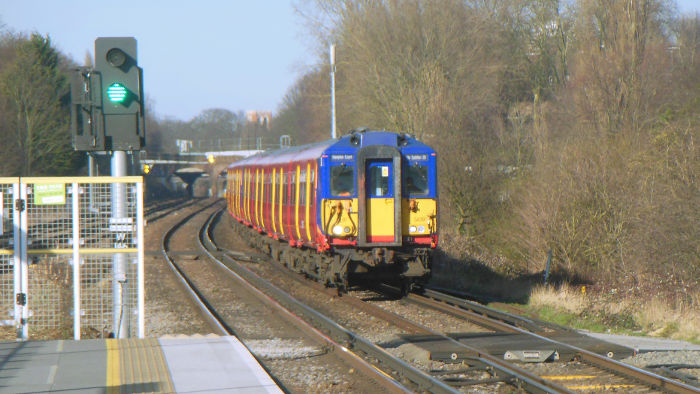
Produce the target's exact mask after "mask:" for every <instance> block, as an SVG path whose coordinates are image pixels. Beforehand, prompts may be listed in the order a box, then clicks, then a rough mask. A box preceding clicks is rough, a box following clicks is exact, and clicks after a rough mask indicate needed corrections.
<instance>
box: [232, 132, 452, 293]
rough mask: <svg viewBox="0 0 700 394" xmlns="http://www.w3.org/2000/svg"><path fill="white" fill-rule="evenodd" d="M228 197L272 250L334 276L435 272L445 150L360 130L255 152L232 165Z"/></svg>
mask: <svg viewBox="0 0 700 394" xmlns="http://www.w3.org/2000/svg"><path fill="white" fill-rule="evenodd" d="M226 198H227V202H228V210H229V212H230V214H231V215H232V216H233V217H234V218H235V219H237V220H238V221H239V222H241V223H243V224H245V225H247V226H249V227H251V228H253V229H255V230H257V232H258V233H260V234H263V235H266V237H260V239H261V241H260V242H261V244H262V246H263V247H264V248H265V249H266V250H267V251H270V253H271V254H272V255H273V257H275V258H277V259H280V260H281V261H283V262H284V263H286V264H287V265H288V266H291V267H292V268H294V269H297V270H298V271H300V272H304V273H305V274H306V275H308V276H312V277H314V278H316V279H318V280H321V281H323V282H326V283H327V284H329V285H335V286H338V287H345V286H347V285H348V280H349V278H351V277H356V278H358V277H359V278H362V279H363V280H381V281H385V282H386V281H389V282H398V283H400V284H401V285H402V286H403V287H404V289H408V288H410V287H411V286H414V285H421V284H423V283H424V282H425V281H427V279H428V278H429V276H430V265H431V262H430V260H431V257H430V256H431V251H432V249H434V248H435V247H436V246H437V240H438V238H437V237H438V232H437V202H438V195H437V168H436V153H435V151H434V150H433V149H432V148H430V147H429V146H427V145H425V144H424V143H422V142H420V141H418V140H416V139H415V138H414V137H413V136H410V135H408V134H402V133H394V132H386V131H370V130H367V129H361V130H354V131H352V132H350V133H349V134H347V135H345V136H343V137H341V138H337V139H332V140H328V141H324V142H321V143H316V144H311V145H305V146H298V147H292V148H288V149H282V150H278V151H271V152H265V153H262V154H258V155H256V156H252V157H249V158H247V159H244V160H241V161H238V162H235V163H233V164H231V165H230V166H229V167H228V172H227V188H226ZM302 251H304V252H305V253H302Z"/></svg>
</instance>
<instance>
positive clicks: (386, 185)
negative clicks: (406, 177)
mask: <svg viewBox="0 0 700 394" xmlns="http://www.w3.org/2000/svg"><path fill="white" fill-rule="evenodd" d="M357 175H358V176H357V185H358V189H359V190H358V195H357V202H358V205H359V207H358V221H359V225H358V230H359V231H358V246H361V247H376V246H401V154H400V153H399V151H398V149H396V148H395V147H393V146H387V145H369V146H366V147H363V148H362V149H360V151H359V152H358V154H357Z"/></svg>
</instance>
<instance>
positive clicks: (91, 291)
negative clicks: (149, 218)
mask: <svg viewBox="0 0 700 394" xmlns="http://www.w3.org/2000/svg"><path fill="white" fill-rule="evenodd" d="M3 179H6V178H3ZM21 181H22V182H21V183H18V184H15V185H16V186H15V188H16V189H17V190H20V193H19V194H20V196H19V197H20V198H21V199H23V200H24V208H25V209H24V210H23V211H21V212H22V213H21V215H26V220H25V221H24V222H22V223H25V224H23V225H22V226H21V227H22V228H21V231H22V232H23V233H25V234H26V245H21V246H22V248H24V249H23V251H22V248H20V249H19V252H18V249H17V248H15V246H14V241H13V239H14V238H13V233H14V231H15V229H14V228H13V226H12V218H13V217H14V216H13V215H17V214H18V212H20V211H16V210H15V209H14V205H13V204H14V200H15V197H16V196H13V194H12V190H13V185H12V184H9V183H3V184H0V192H2V193H3V205H4V207H5V213H4V214H3V221H4V222H5V223H7V222H8V220H9V223H10V227H9V228H7V227H5V228H4V230H6V231H5V232H3V235H2V238H1V239H0V290H1V292H2V294H1V295H0V308H1V309H0V324H4V325H15V326H18V325H20V326H21V325H26V326H28V330H27V329H25V331H24V332H26V333H28V336H29V337H41V338H65V337H70V336H73V337H75V338H104V337H107V336H109V335H110V334H111V335H118V334H114V332H115V331H118V330H120V328H121V329H122V330H124V329H125V330H127V331H128V334H127V335H128V336H138V335H142V332H143V329H142V326H143V323H142V320H143V316H140V314H139V312H140V311H141V315H142V311H143V308H142V307H143V305H142V303H143V301H142V300H143V295H142V294H141V296H139V288H140V286H139V283H141V284H142V283H143V282H142V278H139V273H140V272H142V270H141V271H140V270H139V264H138V263H139V261H140V260H142V256H143V254H142V253H143V246H142V245H138V243H139V242H138V241H139V239H142V234H141V238H140V237H139V231H140V230H141V229H140V228H139V226H138V224H140V223H142V218H143V216H142V215H143V206H142V201H143V200H142V198H141V195H140V192H141V190H142V189H141V184H140V182H141V178H140V177H139V178H136V177H125V178H117V179H114V178H36V179H33V178H23V179H22V180H21ZM115 181H116V182H115ZM19 185H22V187H19ZM25 186H26V187H25ZM115 195H116V196H118V197H117V201H121V203H116V202H114V197H115ZM76 198H77V201H75V200H74V199H76ZM8 218H9V219H8ZM76 226H77V227H76ZM7 230H9V231H7ZM76 236H77V240H76V239H75V237H76ZM74 242H77V245H74ZM139 247H140V252H139ZM15 256H19V259H20V260H21V261H22V264H21V267H20V268H19V269H16V268H14V267H13V265H14V261H15ZM76 257H77V259H78V261H79V267H78V269H77V270H76V267H74V265H73V262H74V259H75V258H76ZM15 271H18V272H15ZM20 273H23V275H25V282H22V283H26V289H24V290H22V291H24V292H25V293H26V310H23V312H22V314H24V315H25V317H26V319H24V320H22V319H20V317H19V316H15V314H17V313H15V310H16V305H15V304H16V303H17V302H18V301H17V300H18V298H17V294H16V293H17V290H16V289H17V286H16V284H15V282H17V275H19V274H20ZM76 275H77V277H76ZM76 281H79V288H78V289H76V288H75V283H76ZM140 289H141V291H142V290H143V289H142V286H141V288H140ZM78 294H79V295H78ZM76 297H79V302H76ZM115 297H118V299H121V303H122V304H123V307H122V308H121V309H119V308H116V307H115V305H114V304H115V303H114V301H115ZM139 300H141V305H139ZM139 306H141V308H139ZM76 308H77V309H78V310H79V312H77V316H76ZM115 311H116V312H115ZM115 314H117V315H118V316H115ZM121 321H123V322H125V324H124V325H121V324H120V322H121ZM139 321H141V323H139ZM76 329H79V330H80V331H79V332H76ZM25 335H27V334H25Z"/></svg>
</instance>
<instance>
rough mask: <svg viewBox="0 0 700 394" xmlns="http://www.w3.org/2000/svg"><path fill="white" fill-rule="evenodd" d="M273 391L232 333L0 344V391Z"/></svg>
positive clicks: (272, 387) (265, 373)
mask: <svg viewBox="0 0 700 394" xmlns="http://www.w3.org/2000/svg"><path fill="white" fill-rule="evenodd" d="M50 392H61V393H66V392H80V393H100V394H102V393H145V392H155V393H192V392H198V393H202V392H221V393H223V392H226V393H281V392H282V390H280V388H279V387H278V386H277V385H276V384H275V382H274V381H273V380H272V378H271V377H270V376H269V375H268V374H267V372H266V371H265V370H264V369H263V368H262V367H261V366H260V364H259V363H258V361H257V360H256V359H255V358H254V357H253V355H252V354H250V352H249V351H248V349H246V347H245V346H243V344H242V343H241V342H240V341H239V340H238V339H237V338H235V337H231V336H221V337H219V336H206V337H203V336H194V337H163V338H158V339H156V338H146V339H86V340H81V341H71V340H57V341H27V342H1V343H0V393H50Z"/></svg>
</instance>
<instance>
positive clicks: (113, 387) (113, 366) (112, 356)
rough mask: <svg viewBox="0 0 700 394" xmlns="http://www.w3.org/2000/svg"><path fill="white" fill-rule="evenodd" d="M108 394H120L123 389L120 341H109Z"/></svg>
mask: <svg viewBox="0 0 700 394" xmlns="http://www.w3.org/2000/svg"><path fill="white" fill-rule="evenodd" d="M106 344H107V394H112V393H119V391H120V388H121V364H120V363H119V340H117V339H108V340H107V343H106Z"/></svg>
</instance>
